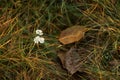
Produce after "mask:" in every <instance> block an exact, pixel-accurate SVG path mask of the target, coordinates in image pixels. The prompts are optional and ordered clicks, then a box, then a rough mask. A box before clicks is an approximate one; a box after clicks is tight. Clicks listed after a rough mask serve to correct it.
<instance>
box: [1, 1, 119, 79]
mask: <svg viewBox="0 0 120 80" xmlns="http://www.w3.org/2000/svg"><path fill="white" fill-rule="evenodd" d="M119 5H120V4H119V1H118V0H116V2H113V0H109V1H108V0H63V1H62V0H58V1H57V0H22V1H21V0H17V1H14V0H9V1H7V0H2V1H0V80H78V79H81V80H88V79H90V80H119V79H120V68H119V63H120V62H119V60H120V54H119V53H120V7H119ZM76 24H77V25H83V26H86V27H90V28H91V30H90V31H88V32H87V33H86V35H85V38H84V39H83V40H82V41H80V42H78V43H76V45H77V46H78V47H79V48H83V49H87V50H88V52H89V54H90V56H88V57H87V61H88V62H86V63H84V65H85V66H86V67H85V71H83V72H77V73H76V74H74V75H70V74H69V73H68V72H67V71H66V70H65V69H63V68H62V65H61V64H60V61H59V60H58V57H57V51H58V50H59V49H61V48H64V49H68V50H69V48H70V46H72V45H74V44H70V45H67V46H66V45H65V46H64V45H63V46H61V44H60V43H59V41H58V36H59V34H60V31H61V30H63V29H65V28H67V27H69V26H73V25H76ZM38 28H39V29H42V30H43V32H44V37H45V39H46V42H45V44H40V45H35V44H34V42H33V38H34V36H35V30H36V29H38Z"/></svg>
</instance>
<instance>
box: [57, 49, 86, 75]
mask: <svg viewBox="0 0 120 80" xmlns="http://www.w3.org/2000/svg"><path fill="white" fill-rule="evenodd" d="M86 56H88V54H87V52H86V51H85V50H82V49H80V50H79V49H76V48H75V47H71V48H70V50H69V51H67V52H64V51H59V52H58V57H59V58H60V60H61V62H62V66H63V68H65V69H67V70H68V72H69V73H70V74H74V73H75V72H77V71H84V67H83V64H84V63H83V62H84V61H85V60H86Z"/></svg>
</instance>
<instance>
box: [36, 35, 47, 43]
mask: <svg viewBox="0 0 120 80" xmlns="http://www.w3.org/2000/svg"><path fill="white" fill-rule="evenodd" d="M34 42H35V43H36V44H38V43H39V42H40V43H44V42H45V39H44V38H43V37H40V36H36V37H35V38H34Z"/></svg>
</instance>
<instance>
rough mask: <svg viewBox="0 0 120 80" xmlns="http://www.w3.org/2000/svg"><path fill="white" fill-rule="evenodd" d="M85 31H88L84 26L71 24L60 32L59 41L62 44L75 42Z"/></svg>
mask: <svg viewBox="0 0 120 80" xmlns="http://www.w3.org/2000/svg"><path fill="white" fill-rule="evenodd" d="M86 31H88V28H86V27H84V26H79V25H76V26H72V27H70V28H67V29H65V30H63V31H62V32H61V34H60V37H59V41H60V42H61V43H62V44H70V43H73V42H77V41H79V40H80V39H82V38H83V37H84V34H85V32H86Z"/></svg>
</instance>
